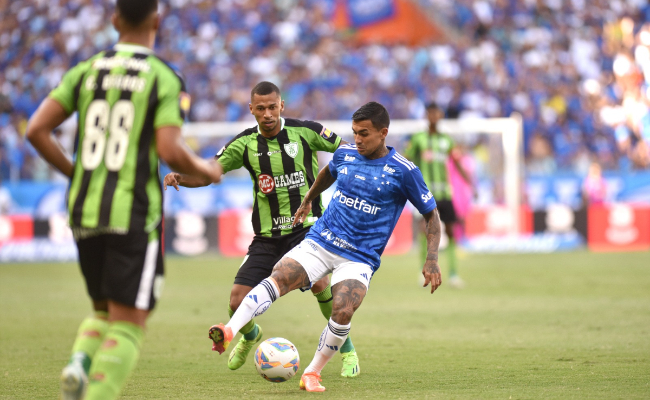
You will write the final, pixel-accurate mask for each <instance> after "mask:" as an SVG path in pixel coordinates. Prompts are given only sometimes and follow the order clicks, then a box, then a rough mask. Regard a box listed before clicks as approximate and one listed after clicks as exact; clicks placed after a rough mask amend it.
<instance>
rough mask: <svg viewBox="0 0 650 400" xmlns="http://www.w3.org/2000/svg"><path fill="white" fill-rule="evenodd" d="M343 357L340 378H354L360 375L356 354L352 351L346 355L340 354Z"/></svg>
mask: <svg viewBox="0 0 650 400" xmlns="http://www.w3.org/2000/svg"><path fill="white" fill-rule="evenodd" d="M341 355H342V356H343V367H342V368H341V376H342V377H344V378H354V377H355V376H357V375H359V374H360V373H361V368H360V367H359V357H358V356H357V352H356V351H355V350H352V351H350V352H347V353H341Z"/></svg>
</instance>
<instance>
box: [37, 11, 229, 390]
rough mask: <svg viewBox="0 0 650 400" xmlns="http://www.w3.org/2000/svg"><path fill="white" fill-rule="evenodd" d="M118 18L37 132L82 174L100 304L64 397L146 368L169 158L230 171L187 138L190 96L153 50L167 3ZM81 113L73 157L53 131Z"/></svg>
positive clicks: (86, 241)
mask: <svg viewBox="0 0 650 400" xmlns="http://www.w3.org/2000/svg"><path fill="white" fill-rule="evenodd" d="M112 22H113V25H114V26H115V28H116V29H117V31H118V32H119V33H120V37H119V42H118V44H116V45H115V47H113V49H111V50H107V51H102V52H100V53H98V54H97V55H95V56H94V57H92V58H90V59H89V60H87V61H84V62H81V63H79V64H78V65H77V66H75V67H74V68H72V69H71V70H70V71H68V72H67V73H66V74H65V76H64V77H63V80H62V82H61V84H60V85H59V86H58V87H57V88H56V89H54V90H53V91H52V92H51V93H50V95H49V97H48V98H47V99H45V100H44V101H43V103H42V104H41V106H40V107H39V108H38V110H37V111H36V113H35V114H34V115H33V116H32V118H31V120H30V122H29V125H28V129H27V137H28V139H29V140H30V141H31V143H32V144H33V145H34V147H35V148H36V149H37V150H38V151H39V152H40V153H41V155H42V156H43V157H44V158H45V159H46V160H47V161H48V162H50V163H51V164H52V165H53V166H54V167H56V168H57V169H59V170H60V171H61V172H62V173H63V174H65V175H66V176H68V177H69V178H70V179H71V182H70V187H69V192H68V210H69V213H70V226H71V228H72V231H73V233H74V236H75V241H76V244H77V248H78V250H79V264H80V266H81V270H82V272H83V275H84V278H85V281H86V287H87V290H88V294H89V295H90V297H91V299H92V302H93V308H94V314H93V315H92V316H91V317H89V318H87V319H85V320H84V321H83V322H82V324H81V326H80V327H79V331H78V336H77V338H76V340H75V343H74V345H73V350H72V357H71V359H70V362H69V364H68V365H67V366H66V367H65V368H64V369H63V373H62V375H61V389H62V398H63V399H80V398H85V399H87V400H91V399H115V398H117V397H118V395H119V392H120V390H121V389H122V387H123V386H124V383H125V382H126V378H127V377H128V375H129V373H130V372H131V370H132V369H133V368H134V367H135V364H136V361H137V358H138V354H139V348H140V345H141V343H142V339H143V336H144V327H145V322H146V319H147V316H148V315H149V312H150V311H151V310H152V309H153V308H154V306H155V304H156V300H157V299H158V296H159V294H160V288H161V284H162V278H163V272H164V266H163V251H162V246H161V240H162V235H161V233H162V220H163V215H162V187H161V184H160V177H159V175H158V160H159V157H160V158H162V159H163V160H164V161H166V162H167V163H168V164H169V166H170V167H171V168H173V169H175V170H178V171H182V172H185V173H188V174H193V175H197V176H201V177H202V178H203V179H205V180H207V181H209V182H218V181H219V180H220V177H221V174H222V168H221V166H220V165H218V163H216V162H214V161H205V160H202V159H200V158H198V157H197V156H196V155H195V154H193V153H191V152H190V151H189V150H187V147H186V146H185V145H184V142H183V140H182V137H181V129H180V127H181V125H182V124H183V119H184V113H185V111H187V108H189V97H188V96H187V94H185V93H184V83H183V80H182V79H181V78H180V77H179V76H178V75H176V74H175V73H174V71H173V70H172V69H171V68H170V67H168V66H167V65H166V64H165V63H164V62H163V61H162V60H160V59H159V58H157V57H156V56H155V55H154V54H153V51H152V48H153V45H154V41H155V37H156V31H157V29H158V26H159V24H160V17H159V16H158V1H157V0H138V1H133V0H117V5H116V10H115V13H114V15H113V19H112ZM75 111H76V112H78V126H79V127H78V131H77V137H76V142H75V157H74V161H71V160H70V159H69V158H68V156H67V155H66V154H65V153H64V152H63V151H62V150H61V147H60V145H59V143H58V142H57V141H56V140H55V139H54V137H53V136H52V134H51V132H52V130H53V129H54V128H56V127H57V126H58V125H60V124H61V123H62V122H63V121H64V120H65V119H66V118H67V117H68V116H69V115H71V114H72V113H73V112H75ZM84 396H85V397H84Z"/></svg>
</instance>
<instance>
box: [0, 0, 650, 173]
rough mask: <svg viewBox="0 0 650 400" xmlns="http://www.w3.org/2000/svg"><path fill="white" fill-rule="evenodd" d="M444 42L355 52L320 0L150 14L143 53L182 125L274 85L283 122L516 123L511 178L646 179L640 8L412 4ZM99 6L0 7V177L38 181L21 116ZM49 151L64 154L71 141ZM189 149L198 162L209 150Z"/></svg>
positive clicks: (614, 1)
mask: <svg viewBox="0 0 650 400" xmlns="http://www.w3.org/2000/svg"><path fill="white" fill-rule="evenodd" d="M414 1H417V2H419V4H420V6H421V7H422V8H423V9H426V10H428V11H429V13H430V15H431V16H432V19H433V20H435V21H437V22H438V23H441V24H442V26H443V27H444V30H445V32H446V33H447V36H448V38H447V39H448V40H444V41H438V42H436V43H430V44H427V45H422V46H418V47H407V46H403V45H396V46H386V45H382V44H368V45H359V44H356V43H354V42H352V41H350V40H349V39H347V36H344V35H340V34H339V33H337V32H336V30H335V29H334V28H333V26H332V24H331V23H330V22H329V21H330V20H331V14H332V12H333V4H334V0H326V1H323V0H220V1H218V2H214V1H209V0H166V1H162V3H163V6H162V10H161V11H162V15H163V20H162V25H161V28H160V39H159V41H158V43H157V52H158V54H159V55H160V56H161V57H162V58H164V59H166V60H167V61H168V62H170V63H171V64H172V65H173V66H174V67H176V68H178V69H179V70H180V71H182V73H183V74H184V75H185V78H186V82H187V85H188V91H189V92H190V94H191V96H192V99H193V103H192V111H191V114H190V120H191V121H237V120H249V119H251V117H250V115H249V114H248V102H249V93H250V88H251V87H252V86H253V85H254V84H255V83H257V82H258V81H260V80H263V79H267V80H272V81H274V82H276V83H278V84H279V85H280V86H281V88H282V89H283V92H284V93H283V97H284V99H285V100H286V102H287V106H288V107H287V112H286V114H287V115H288V116H301V117H302V118H309V119H318V120H324V119H349V118H350V116H351V114H352V112H353V111H354V110H355V109H356V108H357V107H358V106H359V105H360V104H363V103H364V102H366V101H368V100H376V101H379V102H381V103H383V104H385V105H386V106H387V108H388V110H389V111H390V113H391V117H393V118H395V119H397V118H422V117H423V116H424V105H425V104H426V103H427V102H430V101H435V102H436V103H437V104H439V105H440V106H442V107H443V108H445V109H446V110H447V114H448V116H450V117H455V116H460V117H463V116H467V115H478V116H486V117H498V116H508V115H510V114H511V113H512V112H519V113H521V114H522V116H523V118H524V131H525V151H526V163H527V171H528V172H529V173H531V174H550V173H553V172H555V171H574V172H577V173H580V174H586V172H587V170H588V167H589V164H590V162H591V161H592V160H594V159H597V160H598V161H599V162H600V163H601V164H602V166H603V167H604V169H610V170H611V169H623V170H628V169H633V168H648V166H650V151H649V150H648V147H649V146H650V111H649V110H650V22H649V21H650V6H649V5H648V4H647V2H646V1H645V0H589V1H587V0H414ZM112 7H113V6H112V3H111V2H106V1H103V0H0V143H1V145H0V178H2V179H5V180H7V179H10V180H20V179H25V180H37V181H38V180H48V179H52V178H53V177H54V176H55V175H53V174H52V173H51V171H50V169H49V167H48V166H47V165H45V164H44V163H43V161H41V160H40V158H38V157H37V156H36V154H35V152H34V150H33V149H32V148H31V147H30V145H29V144H28V143H27V142H26V140H25V139H24V132H25V126H26V121H27V118H28V117H29V116H30V115H31V114H32V113H33V112H34V110H35V107H37V105H38V103H39V102H40V101H41V100H42V99H43V98H44V97H45V96H46V95H47V93H48V92H49V91H50V90H51V89H52V88H53V87H55V86H56V85H57V84H58V82H59V80H60V78H61V76H62V74H63V73H64V72H65V71H66V70H67V69H68V68H69V67H71V66H72V65H74V64H76V63H77V62H79V61H82V60H84V59H86V58H88V57H90V56H91V55H92V54H94V53H95V52H97V51H98V50H101V49H104V48H107V47H109V46H110V45H112V44H113V43H114V42H115V40H116V38H117V34H116V32H114V30H113V28H112V27H111V24H110V13H111V12H112ZM61 139H62V140H63V142H64V143H65V145H66V146H67V147H68V148H69V149H71V148H72V141H73V138H70V137H65V135H62V137H61ZM213 148H214V147H213V146H211V147H210V150H209V151H205V155H209V153H210V151H212V150H213Z"/></svg>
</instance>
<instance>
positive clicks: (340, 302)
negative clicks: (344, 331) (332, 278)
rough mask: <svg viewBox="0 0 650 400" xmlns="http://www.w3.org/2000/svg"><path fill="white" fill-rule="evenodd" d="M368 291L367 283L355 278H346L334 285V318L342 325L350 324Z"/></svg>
mask: <svg viewBox="0 0 650 400" xmlns="http://www.w3.org/2000/svg"><path fill="white" fill-rule="evenodd" d="M367 291H368V289H366V285H364V284H363V283H361V282H359V281H357V280H355V279H346V280H344V281H341V282H339V283H337V284H336V285H334V286H332V296H333V297H334V300H333V303H332V320H333V321H334V322H336V323H338V324H342V325H347V324H349V323H350V321H351V320H352V315H354V312H355V311H356V310H357V308H359V306H360V305H361V302H362V301H363V298H364V297H366V292H367Z"/></svg>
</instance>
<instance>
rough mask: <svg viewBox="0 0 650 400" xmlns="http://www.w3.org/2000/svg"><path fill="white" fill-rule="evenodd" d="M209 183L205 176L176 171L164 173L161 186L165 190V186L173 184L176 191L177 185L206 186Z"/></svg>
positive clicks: (212, 161)
mask: <svg viewBox="0 0 650 400" xmlns="http://www.w3.org/2000/svg"><path fill="white" fill-rule="evenodd" d="M208 162H210V163H217V161H214V160H211V161H208ZM211 183H212V182H211V181H210V179H208V178H206V177H203V176H192V175H185V174H179V173H178V172H170V173H168V174H167V175H165V179H163V187H164V188H165V190H167V186H173V187H174V188H176V190H177V191H178V190H180V189H179V188H178V187H179V186H184V187H189V188H195V187H203V186H208V185H209V184H211Z"/></svg>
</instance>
